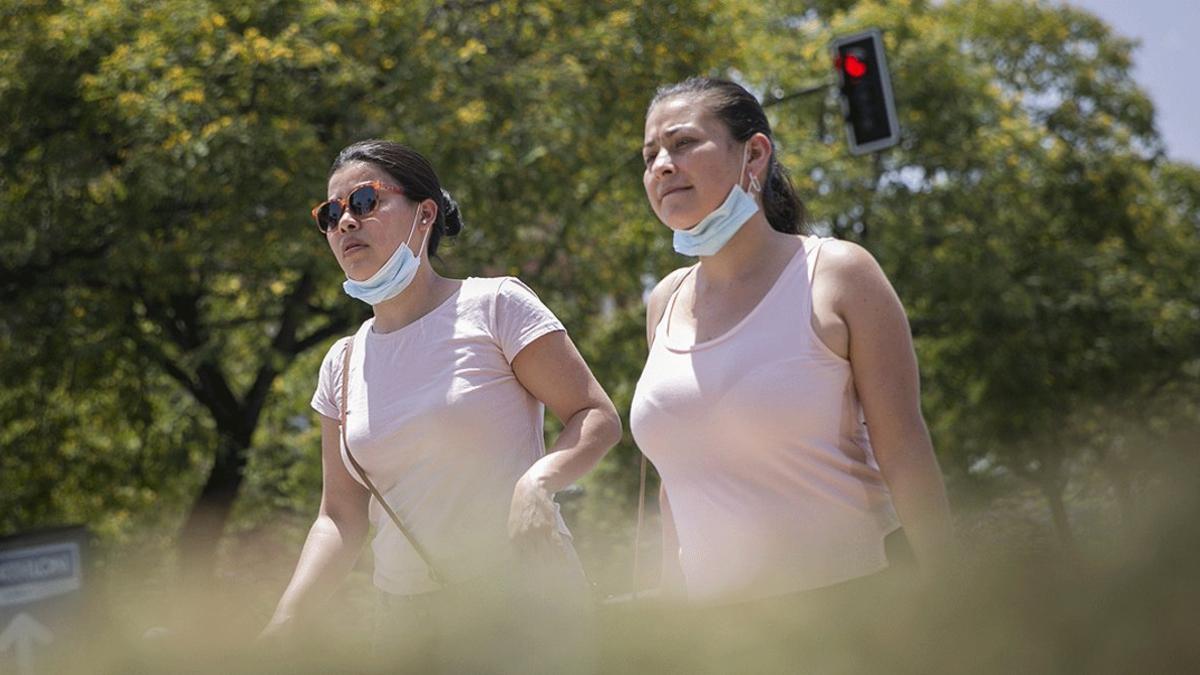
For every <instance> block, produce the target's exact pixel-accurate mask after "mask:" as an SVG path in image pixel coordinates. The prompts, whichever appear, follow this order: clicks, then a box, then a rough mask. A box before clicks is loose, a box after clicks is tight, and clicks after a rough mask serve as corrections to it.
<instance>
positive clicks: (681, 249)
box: [672, 143, 759, 257]
mask: <svg viewBox="0 0 1200 675" xmlns="http://www.w3.org/2000/svg"><path fill="white" fill-rule="evenodd" d="M749 150H750V144H749V143H747V144H746V151H744V152H743V153H742V170H741V172H740V173H739V174H738V182H737V183H735V184H734V185H733V187H732V188H731V189H730V190H729V196H728V197H726V198H725V201H724V202H722V203H721V205H720V206H718V207H717V208H716V209H713V211H712V212H711V213H709V214H708V215H707V216H704V218H702V219H701V220H700V222H699V223H696V225H695V226H693V227H691V228H689V229H686V230H675V236H674V241H673V242H672V243H673V244H674V245H675V251H676V252H677V253H682V254H683V255H687V256H693V257H694V256H710V255H716V253H717V251H720V250H721V247H723V246H725V244H726V242H728V241H729V240H730V239H732V238H733V235H735V234H737V233H738V230H740V229H742V225H745V224H746V221H748V220H750V217H751V216H753V215H754V214H755V213H758V202H756V201H754V197H753V196H751V195H749V194H747V192H746V191H745V190H743V189H742V176H744V175H745V173H746V155H747V152H748V151H749ZM750 189H751V190H753V191H755V192H757V191H759V188H758V179H757V178H756V177H755V176H754V174H750Z"/></svg>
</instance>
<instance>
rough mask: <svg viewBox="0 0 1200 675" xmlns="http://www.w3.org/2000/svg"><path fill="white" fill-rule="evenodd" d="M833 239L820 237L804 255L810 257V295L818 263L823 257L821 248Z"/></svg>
mask: <svg viewBox="0 0 1200 675" xmlns="http://www.w3.org/2000/svg"><path fill="white" fill-rule="evenodd" d="M832 239H833V237H818V238H817V241H816V242H815V243H813V245H812V246H811V247H807V248H806V250H805V251H804V255H805V256H807V257H808V261H807V262H808V265H807V267H808V286H809V289H810V293H811V289H812V282H813V277H814V275H815V274H816V271H817V261H818V260H819V259H820V257H821V247H822V246H824V245H825V242H827V241H830V240H832Z"/></svg>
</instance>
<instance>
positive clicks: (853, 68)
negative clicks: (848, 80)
mask: <svg viewBox="0 0 1200 675" xmlns="http://www.w3.org/2000/svg"><path fill="white" fill-rule="evenodd" d="M842 70H843V71H845V73H846V74H847V75H849V76H850V77H853V78H854V79H856V80H857V79H858V78H860V77H862V76H863V75H866V74H867V62H866V61H863V60H862V59H860V58H858V57H857V56H855V55H853V54H850V55H848V56H846V58H845V59H843V60H842Z"/></svg>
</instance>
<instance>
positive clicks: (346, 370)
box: [340, 337, 446, 586]
mask: <svg viewBox="0 0 1200 675" xmlns="http://www.w3.org/2000/svg"><path fill="white" fill-rule="evenodd" d="M353 350H354V337H351V338H350V339H349V340H348V341H347V342H346V354H345V356H344V357H343V359H342V400H341V410H340V412H341V427H342V447H344V448H345V449H346V458H347V459H349V460H350V464H351V465H352V466H354V470H355V471H357V472H358V476H359V477H360V478H362V482H363V484H364V485H366V486H367V490H369V491H370V492H371V496H372V497H374V498H375V501H377V502H379V505H380V506H382V507H383V510H384V511H385V512H386V513H387V514H388V517H389V518H391V519H392V522H393V523H395V524H396V529H398V530H400V534H403V535H404V538H405V539H407V540H408V543H409V544H411V545H412V547H413V550H414V551H416V552H417V555H419V556H421V560H422V561H423V562H424V563H425V568H426V569H427V570H429V578H430V579H431V580H432V581H433V582H434V583H436V584H437V585H439V586H444V585H445V583H446V582H445V580H444V579H443V577H442V575H441V574H439V573H438V571H437V568H436V567H434V566H433V560H432V559H431V558H430V556H429V553H428V552H427V551H426V550H425V548H424V547H422V546H421V544H419V543H418V542H417V539H416V537H414V536H413V534H412V532H410V531H409V529H408V528H407V527H405V526H404V523H403V522H402V521H401V520H400V516H399V515H397V514H396V512H395V511H394V510H393V509H392V507H391V505H389V504H388V503H387V500H385V499H384V498H383V495H381V494H379V490H378V489H376V487H375V483H373V482H371V479H370V478H369V477H368V476H367V472H366V470H365V469H363V468H362V465H361V464H359V463H358V460H357V459H355V458H354V454H353V453H352V452H350V441H349V440H348V439H347V438H346V416H347V415H349V414H350V411H349V410H347V409H346V401H347V398H348V395H349V389H350V354H351V352H352V351H353Z"/></svg>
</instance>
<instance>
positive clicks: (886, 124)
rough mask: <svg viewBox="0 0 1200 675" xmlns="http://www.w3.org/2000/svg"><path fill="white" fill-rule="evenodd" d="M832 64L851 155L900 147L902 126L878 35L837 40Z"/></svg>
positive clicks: (861, 35) (865, 34) (870, 33)
mask: <svg viewBox="0 0 1200 675" xmlns="http://www.w3.org/2000/svg"><path fill="white" fill-rule="evenodd" d="M833 62H834V66H835V67H836V69H837V72H838V89H839V91H840V92H841V100H842V113H843V115H844V116H845V118H846V136H847V138H848V139H849V142H850V152H851V153H853V154H855V155H862V154H866V153H868V152H875V151H877V150H882V149H884V148H890V147H891V146H893V145H895V144H897V143H899V142H900V124H899V122H898V121H897V120H896V103H895V100H894V99H893V97H892V80H891V78H890V77H889V76H888V68H887V59H886V58H885V57H884V55H883V38H882V36H880V34H879V31H878V30H869V31H865V32H862V33H856V34H854V35H849V36H846V37H841V38H837V39H836V40H834V41H833Z"/></svg>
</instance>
